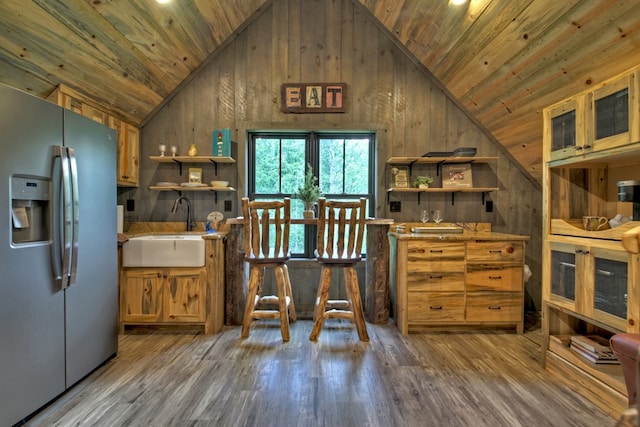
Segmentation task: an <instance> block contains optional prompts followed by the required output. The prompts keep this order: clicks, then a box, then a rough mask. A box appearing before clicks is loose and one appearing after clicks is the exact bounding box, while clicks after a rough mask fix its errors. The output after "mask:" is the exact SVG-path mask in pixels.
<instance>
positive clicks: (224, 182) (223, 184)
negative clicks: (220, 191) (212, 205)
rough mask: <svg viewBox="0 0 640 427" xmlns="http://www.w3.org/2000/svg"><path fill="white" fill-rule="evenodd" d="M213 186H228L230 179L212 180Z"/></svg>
mask: <svg viewBox="0 0 640 427" xmlns="http://www.w3.org/2000/svg"><path fill="white" fill-rule="evenodd" d="M211 186H212V187H228V186H229V181H211Z"/></svg>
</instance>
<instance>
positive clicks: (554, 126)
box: [542, 69, 640, 419]
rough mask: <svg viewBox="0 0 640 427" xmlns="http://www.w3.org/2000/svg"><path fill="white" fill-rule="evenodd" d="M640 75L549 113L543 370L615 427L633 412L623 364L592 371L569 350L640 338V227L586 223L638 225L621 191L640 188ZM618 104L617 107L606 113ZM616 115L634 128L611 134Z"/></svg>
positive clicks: (620, 78) (625, 76) (614, 82)
mask: <svg viewBox="0 0 640 427" xmlns="http://www.w3.org/2000/svg"><path fill="white" fill-rule="evenodd" d="M637 75H638V70H637V69H636V70H631V71H629V72H627V73H624V74H623V75H620V76H617V77H615V78H613V79H611V80H609V81H606V82H603V83H602V84H601V85H598V86H597V87H594V88H592V89H590V90H589V91H586V92H583V93H581V94H578V95H575V96H572V97H571V98H569V99H566V100H563V101H561V102H558V103H556V104H554V105H552V106H549V107H548V108H545V109H544V111H543V118H544V128H543V138H544V141H543V142H544V143H543V161H544V169H543V238H544V243H543V262H542V272H543V276H542V284H543V293H542V298H543V321H542V328H543V333H544V339H543V364H544V365H545V368H546V370H547V371H548V372H549V373H550V374H551V375H552V376H554V377H555V378H557V379H558V380H559V381H561V382H563V383H564V384H565V385H567V386H568V387H570V388H572V389H573V390H575V391H577V392H578V393H580V394H581V395H583V396H584V397H586V398H587V399H589V400H591V401H592V402H593V403H594V404H595V405H597V406H598V407H600V408H601V409H602V410H603V411H605V412H607V413H608V414H610V415H611V416H612V417H613V418H615V419H618V418H619V416H620V414H621V413H622V411H624V410H625V409H626V408H627V396H626V387H625V384H624V378H623V375H622V369H621V367H620V365H599V364H594V363H592V362H589V361H587V360H586V359H585V358H583V357H581V356H580V355H578V354H577V353H575V352H574V351H573V350H571V349H570V348H569V345H568V343H569V341H570V337H571V336H572V335H585V334H595V335H600V336H601V337H603V338H606V339H608V338H610V337H611V336H613V335H614V334H616V333H621V332H633V333H638V332H640V277H639V275H638V274H637V273H638V271H640V256H638V255H637V254H629V253H628V252H627V251H625V249H624V248H623V246H622V243H621V239H622V235H623V233H624V232H625V231H628V230H630V229H632V228H634V227H636V226H638V225H640V221H631V222H628V223H626V224H623V225H620V226H618V227H615V228H609V226H608V224H607V225H606V226H605V228H604V229H602V230H600V231H587V230H584V227H583V225H582V216H584V215H597V216H600V217H606V218H612V217H614V216H615V215H617V214H622V215H625V216H629V217H631V216H632V206H631V203H630V202H619V201H618V194H617V193H618V191H617V186H616V183H617V182H618V181H625V180H638V179H640V171H639V170H638V167H637V164H638V162H639V160H640V127H639V126H637V124H638V123H639V121H638V120H640V117H639V116H640V99H638V93H637V92H638V90H639V88H638V85H637V84H636V83H634V82H636V81H637ZM610 95H613V96H614V97H613V98H610V99H609V100H607V102H610V101H611V99H614V100H617V101H616V102H618V103H617V104H615V105H614V106H613V107H611V104H607V103H606V102H605V103H602V104H599V100H601V99H604V97H608V96H610ZM625 107H626V108H628V111H627V114H626V115H625V114H624V111H623V110H624V109H625ZM606 108H611V109H612V110H606ZM612 111H614V112H615V115H616V117H627V118H628V123H626V124H625V123H624V122H623V123H619V121H616V122H615V126H613V127H612V129H611V130H610V132H609V129H608V128H606V126H605V125H608V124H609V122H611V120H600V121H599V120H598V118H599V117H598V115H599V114H600V115H602V116H603V117H609V116H610V115H612V114H614V113H613V112H612ZM623 120H624V119H623ZM598 123H599V124H600V126H605V127H603V128H600V129H598V128H597V127H598ZM603 123H604V124H603ZM625 128H626V130H625ZM603 129H604V131H603ZM607 132H609V133H607Z"/></svg>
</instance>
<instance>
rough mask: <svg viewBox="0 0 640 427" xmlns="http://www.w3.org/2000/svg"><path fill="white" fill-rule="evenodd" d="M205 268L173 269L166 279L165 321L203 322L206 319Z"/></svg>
mask: <svg viewBox="0 0 640 427" xmlns="http://www.w3.org/2000/svg"><path fill="white" fill-rule="evenodd" d="M205 285H206V279H205V269H204V268H198V269H172V270H170V271H169V274H168V276H167V279H166V281H165V289H164V316H163V317H164V319H163V320H164V321H165V322H203V321H204V320H205V319H206V312H205V308H206V306H205V303H206V299H207V296H206V292H205Z"/></svg>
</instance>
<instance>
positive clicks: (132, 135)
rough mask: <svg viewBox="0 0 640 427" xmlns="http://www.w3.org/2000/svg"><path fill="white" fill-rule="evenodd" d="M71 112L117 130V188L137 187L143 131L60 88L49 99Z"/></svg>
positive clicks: (71, 91) (69, 89)
mask: <svg viewBox="0 0 640 427" xmlns="http://www.w3.org/2000/svg"><path fill="white" fill-rule="evenodd" d="M47 99H48V100H49V101H51V102H53V103H55V104H58V105H60V106H61V107H64V108H66V109H68V110H72V111H75V112H76V113H78V114H82V115H83V116H85V117H89V118H90V119H92V120H95V121H96V122H98V123H102V124H103V125H105V126H109V127H110V128H112V129H115V130H116V138H117V175H116V176H117V184H118V185H119V186H124V187H137V186H138V181H139V177H138V171H139V162H140V129H139V128H138V127H137V126H135V125H133V124H131V123H127V122H125V121H123V120H120V119H118V118H116V117H114V116H112V115H111V114H109V113H107V112H105V111H104V110H102V109H100V108H97V107H95V106H94V104H93V103H92V102H91V101H88V100H87V98H86V97H84V96H83V95H82V94H80V93H79V92H76V91H74V90H73V89H71V88H69V87H67V86H65V85H60V86H58V88H56V90H54V91H53V92H52V93H51V95H49V97H48V98H47Z"/></svg>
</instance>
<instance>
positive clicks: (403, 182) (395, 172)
mask: <svg viewBox="0 0 640 427" xmlns="http://www.w3.org/2000/svg"><path fill="white" fill-rule="evenodd" d="M389 182H390V183H391V187H392V188H408V187H409V168H408V167H407V166H392V167H391V170H390V171H389Z"/></svg>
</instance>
